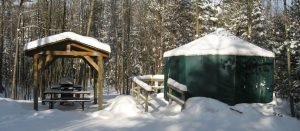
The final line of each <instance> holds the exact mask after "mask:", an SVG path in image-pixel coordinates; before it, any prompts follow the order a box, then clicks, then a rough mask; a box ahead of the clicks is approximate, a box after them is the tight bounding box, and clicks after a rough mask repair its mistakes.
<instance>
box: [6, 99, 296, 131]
mask: <svg viewBox="0 0 300 131" xmlns="http://www.w3.org/2000/svg"><path fill="white" fill-rule="evenodd" d="M156 98H158V99H160V98H161V99H163V96H162V95H157V96H156ZM161 102H162V103H165V104H161V103H157V104H155V105H156V106H163V107H164V109H166V110H172V108H170V109H169V108H168V107H167V104H166V102H167V101H161ZM108 103H109V106H108V107H107V108H105V109H104V110H102V111H95V112H88V111H87V110H86V111H84V112H81V111H79V112H78V111H60V110H57V109H51V110H48V107H47V105H45V107H44V108H43V106H41V107H40V109H41V111H34V110H32V102H29V101H14V100H11V99H4V98H0V106H1V109H0V116H1V117H0V130H1V131H20V130H28V131H29V130H30V131H41V130H46V131H47V130H55V131H56V130H57V131H67V130H72V131H82V130H84V131H85V130H105V131H115V130H118V131H199V130H203V131H296V130H299V129H300V121H299V120H296V119H294V118H291V117H289V116H286V115H284V114H279V115H278V114H274V111H276V109H275V108H276V107H273V106H269V105H273V104H276V103H272V104H270V103H268V104H239V105H236V106H228V105H226V104H224V103H222V102H219V101H217V100H214V99H210V98H204V97H195V98H190V99H188V101H187V102H186V107H185V109H184V110H183V112H176V111H175V112H174V111H173V113H171V112H169V113H168V112H167V111H162V112H160V111H157V112H156V113H152V114H154V115H151V114H150V113H145V112H143V111H142V110H143V109H139V108H137V106H138V105H136V102H135V101H134V100H133V98H132V97H131V96H118V97H116V98H114V99H111V100H109V101H108ZM230 108H232V109H230ZM158 109H162V107H158ZM173 109H175V108H174V107H173Z"/></svg>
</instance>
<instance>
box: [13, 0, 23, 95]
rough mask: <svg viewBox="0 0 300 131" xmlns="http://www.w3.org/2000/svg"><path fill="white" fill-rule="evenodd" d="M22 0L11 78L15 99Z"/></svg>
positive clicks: (20, 9) (21, 2)
mask: <svg viewBox="0 0 300 131" xmlns="http://www.w3.org/2000/svg"><path fill="white" fill-rule="evenodd" d="M22 5H23V0H21V1H20V6H19V9H18V21H17V31H16V38H15V42H16V49H15V52H16V54H15V59H14V66H13V79H12V98H13V99H17V85H16V84H17V69H18V68H17V67H18V66H19V64H18V63H19V44H20V43H19V42H20V41H19V33H20V23H21V16H22V14H21V11H22Z"/></svg>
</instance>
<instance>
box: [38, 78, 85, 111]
mask: <svg viewBox="0 0 300 131" xmlns="http://www.w3.org/2000/svg"><path fill="white" fill-rule="evenodd" d="M89 94H90V92H89V91H82V86H80V85H73V84H70V83H68V84H65V83H64V84H60V85H56V86H53V87H51V89H50V90H47V91H45V92H44V96H45V99H43V100H42V102H48V103H49V109H53V106H54V104H55V103H56V102H78V103H79V104H81V106H82V110H84V103H85V102H91V100H90V98H86V97H85V95H89Z"/></svg>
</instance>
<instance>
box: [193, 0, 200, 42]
mask: <svg viewBox="0 0 300 131" xmlns="http://www.w3.org/2000/svg"><path fill="white" fill-rule="evenodd" d="M198 3H199V0H195V10H196V15H195V36H194V37H195V39H196V38H198V37H199V35H200V21H199V16H200V11H199V7H198Z"/></svg>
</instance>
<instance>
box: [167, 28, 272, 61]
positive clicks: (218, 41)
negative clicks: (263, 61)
mask: <svg viewBox="0 0 300 131" xmlns="http://www.w3.org/2000/svg"><path fill="white" fill-rule="evenodd" d="M191 55H239V56H264V57H275V55H274V53H273V52H271V51H268V50H265V49H263V48H260V47H258V46H256V45H254V44H252V43H249V42H247V41H245V40H242V39H241V38H238V37H237V36H234V35H233V34H231V33H229V32H228V31H226V30H225V29H223V28H219V29H217V30H216V31H215V32H212V33H210V34H208V35H206V36H204V37H201V38H199V39H196V40H194V41H192V42H190V43H188V44H186V45H183V46H180V47H178V48H175V49H172V50H170V51H167V52H165V53H164V57H171V56H191Z"/></svg>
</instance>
